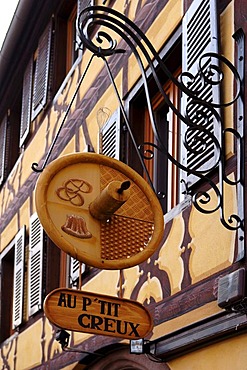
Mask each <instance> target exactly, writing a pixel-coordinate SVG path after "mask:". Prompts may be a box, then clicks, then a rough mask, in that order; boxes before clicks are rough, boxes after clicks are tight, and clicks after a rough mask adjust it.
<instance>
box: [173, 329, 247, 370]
mask: <svg viewBox="0 0 247 370" xmlns="http://www.w3.org/2000/svg"><path fill="white" fill-rule="evenodd" d="M246 346H247V335H246V334H242V335H239V336H237V337H234V338H231V339H228V340H225V341H222V342H219V343H216V344H213V345H211V346H208V347H205V348H202V349H200V350H198V351H195V352H192V353H190V354H187V355H185V356H181V357H179V358H177V359H176V360H173V361H169V362H167V364H168V365H169V367H170V369H171V370H209V369H212V370H213V369H215V370H245V369H247V365H246V363H247V351H246Z"/></svg>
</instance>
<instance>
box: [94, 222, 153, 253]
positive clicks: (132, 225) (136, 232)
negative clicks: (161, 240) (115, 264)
mask: <svg viewBox="0 0 247 370" xmlns="http://www.w3.org/2000/svg"><path fill="white" fill-rule="evenodd" d="M152 233H153V223H151V222H146V221H142V220H135V219H129V218H125V217H121V216H117V215H113V216H112V218H111V220H110V221H109V222H106V223H103V222H102V224H101V257H102V258H103V259H105V260H119V259H125V258H129V257H132V256H134V255H136V254H138V253H140V252H141V251H142V250H143V249H145V246H146V245H147V244H148V242H149V239H150V238H151V236H152Z"/></svg>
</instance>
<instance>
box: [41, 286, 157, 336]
mask: <svg viewBox="0 0 247 370" xmlns="http://www.w3.org/2000/svg"><path fill="white" fill-rule="evenodd" d="M44 311H45V315H46V317H47V318H48V319H49V321H51V322H52V323H53V324H54V325H56V326H58V327H60V328H61V329H67V330H72V331H79V332H84V333H90V334H101V335H108V336H113V337H121V338H126V339H138V338H144V337H146V336H147V335H148V334H149V333H150V332H151V330H152V328H153V322H152V318H151V315H150V313H149V312H148V310H147V309H146V308H145V307H144V306H142V305H141V304H140V303H139V302H135V301H131V300H127V299H123V298H117V297H112V296H107V295H103V294H95V293H91V292H83V291H81V290H74V289H68V288H59V289H55V290H54V291H52V292H51V293H50V294H48V296H47V297H46V299H45V302H44Z"/></svg>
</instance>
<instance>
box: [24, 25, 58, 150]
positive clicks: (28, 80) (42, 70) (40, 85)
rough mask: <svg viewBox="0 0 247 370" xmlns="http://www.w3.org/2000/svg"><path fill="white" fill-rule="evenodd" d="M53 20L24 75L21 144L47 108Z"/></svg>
mask: <svg viewBox="0 0 247 370" xmlns="http://www.w3.org/2000/svg"><path fill="white" fill-rule="evenodd" d="M52 27H53V25H52V21H50V22H49V24H48V25H47V26H46V28H45V30H44V32H43V34H42V35H41V37H40V39H39V42H38V48H37V50H36V51H35V53H34V55H33V56H32V58H31V59H30V61H29V63H28V65H27V67H26V70H25V73H24V77H23V90H22V111H21V130H20V146H22V145H23V144H24V141H25V139H26V138H27V136H28V134H29V131H30V123H31V121H33V120H34V119H35V118H36V117H37V115H38V114H39V113H40V112H41V111H42V110H43V109H44V108H45V106H46V104H47V102H48V94H49V91H50V87H51V86H50V84H51V75H50V73H49V72H50V66H51V44H52Z"/></svg>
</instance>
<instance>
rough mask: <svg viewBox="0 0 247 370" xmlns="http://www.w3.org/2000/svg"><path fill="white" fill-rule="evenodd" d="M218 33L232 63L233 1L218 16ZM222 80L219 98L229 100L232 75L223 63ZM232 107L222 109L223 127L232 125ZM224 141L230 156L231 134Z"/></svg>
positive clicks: (231, 150) (222, 48)
mask: <svg viewBox="0 0 247 370" xmlns="http://www.w3.org/2000/svg"><path fill="white" fill-rule="evenodd" d="M220 33H221V45H220V48H221V51H220V53H221V54H223V55H224V56H225V57H226V58H227V59H229V61H230V62H231V63H233V64H234V46H235V45H234V44H235V41H234V39H233V37H232V35H233V33H234V1H232V2H231V3H230V4H229V5H228V6H227V7H226V9H225V10H224V11H223V12H222V14H221V16H220ZM223 73H224V81H223V88H222V89H221V98H222V101H223V102H229V101H231V100H232V99H233V94H234V92H233V86H234V84H233V75H232V74H231V73H229V69H228V68H226V67H225V66H224V65H223ZM232 117H233V107H232V106H229V107H227V108H225V109H224V111H223V119H224V125H225V127H233V119H232ZM226 138H227V142H226V144H227V145H226V153H227V156H231V155H232V154H233V152H234V140H233V136H232V135H230V134H228V135H227V137H226Z"/></svg>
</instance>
